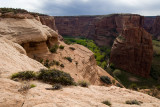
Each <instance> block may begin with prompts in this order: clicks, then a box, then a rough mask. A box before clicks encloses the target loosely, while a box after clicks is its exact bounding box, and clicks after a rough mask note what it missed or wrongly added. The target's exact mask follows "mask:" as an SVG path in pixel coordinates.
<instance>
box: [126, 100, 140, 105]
mask: <svg viewBox="0 0 160 107" xmlns="http://www.w3.org/2000/svg"><path fill="white" fill-rule="evenodd" d="M141 103H142V102H140V101H137V100H127V101H126V104H130V105H133V104H136V105H140V104H141Z"/></svg>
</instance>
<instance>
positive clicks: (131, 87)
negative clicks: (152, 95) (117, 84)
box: [129, 83, 138, 90]
mask: <svg viewBox="0 0 160 107" xmlns="http://www.w3.org/2000/svg"><path fill="white" fill-rule="evenodd" d="M129 88H130V89H133V90H138V88H137V84H135V83H132V84H131V85H130V86H129Z"/></svg>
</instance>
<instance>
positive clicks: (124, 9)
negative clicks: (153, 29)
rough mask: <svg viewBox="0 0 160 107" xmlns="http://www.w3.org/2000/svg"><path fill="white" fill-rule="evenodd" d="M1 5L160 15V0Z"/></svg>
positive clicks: (60, 12)
mask: <svg viewBox="0 0 160 107" xmlns="http://www.w3.org/2000/svg"><path fill="white" fill-rule="evenodd" d="M0 7H14V8H24V9H27V10H29V11H34V12H41V13H46V14H49V15H53V16H56V15H57V16H66V15H101V14H111V13H136V14H141V15H150V16H153V15H159V14H160V0H4V1H3V0H0Z"/></svg>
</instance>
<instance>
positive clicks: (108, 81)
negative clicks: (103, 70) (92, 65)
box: [100, 76, 112, 84]
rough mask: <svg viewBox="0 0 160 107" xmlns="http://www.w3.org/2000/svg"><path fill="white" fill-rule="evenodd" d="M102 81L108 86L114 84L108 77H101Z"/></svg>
mask: <svg viewBox="0 0 160 107" xmlns="http://www.w3.org/2000/svg"><path fill="white" fill-rule="evenodd" d="M100 79H101V81H102V82H104V83H106V84H112V82H111V79H110V78H109V77H108V76H101V77H100Z"/></svg>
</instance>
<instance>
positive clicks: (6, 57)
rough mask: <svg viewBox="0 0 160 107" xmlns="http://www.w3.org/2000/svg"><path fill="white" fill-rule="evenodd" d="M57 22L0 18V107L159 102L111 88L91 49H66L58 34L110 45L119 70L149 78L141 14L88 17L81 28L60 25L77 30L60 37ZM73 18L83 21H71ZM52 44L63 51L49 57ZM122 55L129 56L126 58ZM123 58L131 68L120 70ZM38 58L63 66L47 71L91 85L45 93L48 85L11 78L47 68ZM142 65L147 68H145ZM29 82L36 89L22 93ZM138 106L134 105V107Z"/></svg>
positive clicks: (150, 105)
mask: <svg viewBox="0 0 160 107" xmlns="http://www.w3.org/2000/svg"><path fill="white" fill-rule="evenodd" d="M85 17H86V16H85ZM56 20H57V17H55V18H54V17H51V16H42V15H33V14H30V13H25V14H24V13H23V14H22V13H17V14H15V13H13V12H9V13H3V14H0V49H1V51H0V96H1V97H0V107H46V106H47V107H59V106H62V107H64V106H70V107H75V105H76V106H77V107H82V106H84V107H86V106H87V107H97V106H98V107H103V106H104V107H105V106H107V105H104V104H103V103H102V102H103V101H105V100H109V101H110V102H111V103H112V107H117V106H119V107H128V104H126V103H125V101H127V100H135V99H137V100H138V101H140V102H142V103H141V106H145V107H158V106H159V105H160V100H159V99H157V98H154V97H152V96H149V95H147V94H143V93H140V92H137V91H133V90H129V89H126V88H124V87H121V88H120V87H116V86H114V85H115V84H116V83H119V82H118V81H116V80H115V79H114V78H113V77H112V76H111V75H109V74H108V73H107V72H106V71H105V70H103V69H102V68H101V67H99V66H98V65H97V63H96V60H95V58H94V54H93V52H92V51H90V50H89V49H87V48H86V47H84V46H81V45H78V44H71V45H67V44H65V43H64V42H63V38H62V36H61V35H68V36H70V34H72V33H74V35H75V36H81V35H79V34H80V33H82V36H84V37H87V38H91V39H93V38H95V42H96V43H97V44H99V45H101V46H102V45H105V46H111V44H113V47H112V50H111V61H112V62H113V63H114V61H115V59H118V58H119V55H120V57H122V58H123V59H122V60H123V61H121V59H119V60H117V63H116V65H117V66H119V67H122V68H123V69H126V70H128V68H130V69H132V68H133V69H134V70H131V71H129V72H134V73H138V74H139V75H142V76H147V75H148V71H145V72H144V70H148V69H149V68H150V62H149V61H150V60H151V56H152V41H151V36H150V34H149V33H147V32H145V31H144V29H143V28H142V27H141V26H142V23H143V17H142V16H139V15H117V14H116V15H111V16H107V17H100V16H98V17H94V19H92V18H90V17H89V18H88V16H87V19H85V18H84V19H82V20H87V21H86V22H85V23H84V24H83V23H80V22H77V21H71V22H70V21H69V22H68V21H66V22H65V23H64V25H67V26H62V27H63V28H62V30H63V29H64V28H65V29H67V30H69V29H73V30H74V28H76V27H77V28H78V27H79V26H80V27H79V29H78V30H76V31H67V30H66V33H64V34H62V33H61V30H60V29H59V27H58V26H59V25H58V26H57V24H56ZM66 20H67V19H66ZM74 20H81V19H78V18H75V19H74ZM91 20H92V21H93V20H94V21H93V23H94V24H93V23H91V22H90V21H91ZM61 21H62V19H61ZM68 23H72V24H73V25H74V24H75V23H78V24H77V26H76V27H72V26H73V25H72V26H70V25H68ZM104 23H105V24H106V25H105V24H104ZM46 25H47V26H46ZM88 25H89V27H88ZM68 27H69V28H68ZM115 27H116V28H115ZM82 28H83V30H84V31H82ZM86 29H87V30H86ZM59 33H60V34H59ZM120 34H121V35H120ZM98 35H100V37H99V36H98ZM112 36H114V38H112ZM107 38H110V40H108V39H107ZM124 38H125V39H124ZM133 38H134V39H133ZM96 39H97V41H96ZM102 40H103V41H102ZM105 40H106V41H105ZM107 40H108V41H107ZM113 42H114V43H113ZM54 45H59V46H64V49H58V50H57V51H56V52H55V53H51V51H50V48H51V47H52V46H54ZM126 45H127V46H128V47H127V46H126ZM71 48H72V49H74V50H72V49H71ZM126 51H127V52H126ZM125 52H126V53H125ZM124 55H126V56H127V55H128V56H127V57H124ZM135 56H136V58H135ZM65 57H70V58H71V59H72V61H71V62H70V61H68V60H66V59H65ZM127 58H130V59H131V62H129V64H130V66H129V67H127V66H125V67H123V64H126V65H127V63H128V62H127V61H128V60H127ZM139 58H141V59H139ZM40 60H43V61H46V60H48V61H49V62H52V61H58V62H59V63H60V64H63V65H64V67H61V66H57V65H53V66H51V67H50V69H58V70H62V71H64V72H66V73H69V74H70V75H71V77H73V78H74V80H75V82H78V81H82V80H84V81H87V82H89V83H90V86H89V87H88V88H84V87H80V86H65V87H63V89H61V90H47V88H51V87H52V84H49V83H44V82H42V81H38V80H30V81H17V80H11V75H12V74H13V73H17V72H22V71H34V72H39V70H41V69H49V68H46V67H45V66H44V65H43V63H42V62H41V63H40ZM137 62H139V63H140V64H141V67H142V69H141V68H140V66H133V65H135V63H137ZM146 66H147V67H148V68H145V67H146ZM134 67H136V68H134ZM135 70H139V72H135ZM101 76H107V77H108V78H110V80H111V81H113V80H114V81H115V83H111V84H104V82H102V81H101V80H100V77H101ZM31 84H35V85H36V87H34V88H30V89H28V90H25V91H24V92H23V91H21V90H22V89H23V88H25V87H27V86H28V85H31ZM119 84H120V83H119ZM138 106H139V105H135V107H138Z"/></svg>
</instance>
